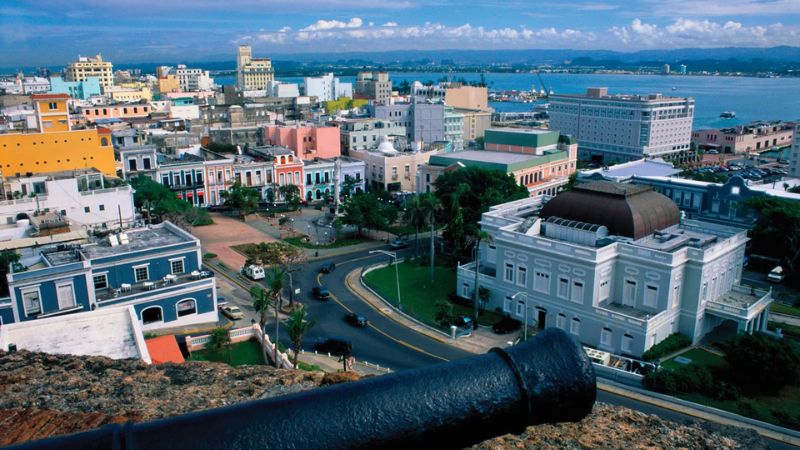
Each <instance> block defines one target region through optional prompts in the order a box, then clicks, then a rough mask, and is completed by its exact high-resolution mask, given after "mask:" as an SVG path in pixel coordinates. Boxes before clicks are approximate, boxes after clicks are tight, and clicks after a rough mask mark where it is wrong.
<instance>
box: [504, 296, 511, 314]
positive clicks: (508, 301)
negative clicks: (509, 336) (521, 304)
mask: <svg viewBox="0 0 800 450" xmlns="http://www.w3.org/2000/svg"><path fill="white" fill-rule="evenodd" d="M503 311H504V312H507V313H510V312H511V297H506V298H505V299H503Z"/></svg>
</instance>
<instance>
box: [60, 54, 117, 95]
mask: <svg viewBox="0 0 800 450" xmlns="http://www.w3.org/2000/svg"><path fill="white" fill-rule="evenodd" d="M113 71H114V65H113V64H111V61H103V57H102V56H101V55H99V54H98V55H97V56H95V57H94V58H93V57H91V56H78V60H77V61H75V62H73V63H70V64H69V65H68V66H67V70H66V76H65V78H64V79H65V80H66V81H86V80H87V79H88V78H89V77H97V78H99V79H100V86H102V87H110V86H113V85H114V73H113Z"/></svg>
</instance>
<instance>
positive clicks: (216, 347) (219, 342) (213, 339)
mask: <svg viewBox="0 0 800 450" xmlns="http://www.w3.org/2000/svg"><path fill="white" fill-rule="evenodd" d="M207 347H210V349H211V350H212V351H215V352H222V351H224V352H225V358H226V359H227V361H228V364H230V362H231V335H230V334H229V333H228V330H227V329H225V328H222V327H218V328H214V330H213V331H211V334H210V335H209V336H208V344H207Z"/></svg>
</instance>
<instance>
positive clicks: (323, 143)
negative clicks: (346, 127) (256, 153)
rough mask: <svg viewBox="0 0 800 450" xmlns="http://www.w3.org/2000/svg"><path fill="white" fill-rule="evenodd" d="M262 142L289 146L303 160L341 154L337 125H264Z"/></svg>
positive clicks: (332, 156)
mask: <svg viewBox="0 0 800 450" xmlns="http://www.w3.org/2000/svg"><path fill="white" fill-rule="evenodd" d="M264 144H265V145H268V146H281V147H286V148H289V149H291V150H292V151H294V153H295V155H297V157H298V158H300V159H303V160H313V159H314V158H336V157H338V156H340V155H341V143H340V142H339V128H338V127H315V126H311V125H299V124H297V125H277V126H276V125H271V126H267V127H264Z"/></svg>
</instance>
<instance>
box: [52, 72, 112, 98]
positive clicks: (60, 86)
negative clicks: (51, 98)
mask: <svg viewBox="0 0 800 450" xmlns="http://www.w3.org/2000/svg"><path fill="white" fill-rule="evenodd" d="M50 92H52V93H53V94H68V95H69V96H70V97H72V98H73V99H78V100H89V99H90V98H91V97H92V96H99V95H101V90H100V78H98V77H88V78H86V80H84V81H64V80H63V79H62V78H61V77H53V78H50Z"/></svg>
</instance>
